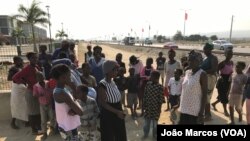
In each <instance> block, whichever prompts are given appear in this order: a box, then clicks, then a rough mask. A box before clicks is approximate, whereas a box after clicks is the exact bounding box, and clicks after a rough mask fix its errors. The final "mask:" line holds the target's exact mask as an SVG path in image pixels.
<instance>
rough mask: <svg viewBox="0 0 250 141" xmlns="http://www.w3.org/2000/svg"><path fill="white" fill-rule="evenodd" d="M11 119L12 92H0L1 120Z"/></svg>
mask: <svg viewBox="0 0 250 141" xmlns="http://www.w3.org/2000/svg"><path fill="white" fill-rule="evenodd" d="M8 119H11V112H10V91H0V120H8Z"/></svg>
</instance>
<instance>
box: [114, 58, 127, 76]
mask: <svg viewBox="0 0 250 141" xmlns="http://www.w3.org/2000/svg"><path fill="white" fill-rule="evenodd" d="M115 60H116V62H117V63H118V64H119V66H120V67H122V68H124V69H125V73H126V66H125V63H124V62H122V54H121V53H117V54H116V57H115ZM125 73H124V74H125Z"/></svg>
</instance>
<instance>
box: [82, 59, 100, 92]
mask: <svg viewBox="0 0 250 141" xmlns="http://www.w3.org/2000/svg"><path fill="white" fill-rule="evenodd" d="M90 72H91V69H90V66H89V63H83V64H82V76H81V80H82V83H83V84H85V85H87V86H88V87H92V88H96V86H97V84H96V80H95V77H94V76H92V75H90Z"/></svg>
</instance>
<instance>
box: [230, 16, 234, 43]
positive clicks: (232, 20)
mask: <svg viewBox="0 0 250 141" xmlns="http://www.w3.org/2000/svg"><path fill="white" fill-rule="evenodd" d="M233 22H234V15H232V19H231V28H230V36H229V41H230V42H231V40H232V29H233Z"/></svg>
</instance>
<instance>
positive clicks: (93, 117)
mask: <svg viewBox="0 0 250 141" xmlns="http://www.w3.org/2000/svg"><path fill="white" fill-rule="evenodd" d="M76 93H77V98H78V102H79V104H80V106H81V108H82V110H83V115H82V116H81V117H80V119H81V127H80V129H79V130H80V132H81V134H80V135H81V136H82V138H83V140H94V141H96V140H98V139H97V137H98V136H97V127H96V126H97V118H98V115H99V113H100V112H99V109H98V107H97V104H96V101H95V100H94V99H93V98H90V97H88V96H87V94H88V87H87V86H85V85H79V86H78V87H77V89H76ZM92 137H93V138H94V139H92Z"/></svg>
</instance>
